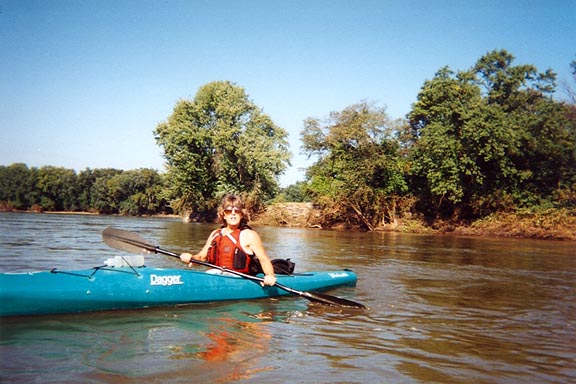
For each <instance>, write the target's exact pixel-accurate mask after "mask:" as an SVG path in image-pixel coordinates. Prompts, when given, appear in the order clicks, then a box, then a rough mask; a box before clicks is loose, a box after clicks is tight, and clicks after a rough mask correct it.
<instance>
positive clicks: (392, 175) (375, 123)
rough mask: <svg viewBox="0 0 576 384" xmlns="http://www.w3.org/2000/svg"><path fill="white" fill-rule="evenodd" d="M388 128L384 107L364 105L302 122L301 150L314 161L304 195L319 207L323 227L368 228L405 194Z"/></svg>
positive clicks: (395, 145)
mask: <svg viewBox="0 0 576 384" xmlns="http://www.w3.org/2000/svg"><path fill="white" fill-rule="evenodd" d="M391 126H392V124H391V122H390V121H389V118H388V116H387V115H386V113H385V110H384V108H377V107H375V106H374V105H371V104H368V103H366V102H362V103H359V104H356V105H352V106H350V107H348V108H346V109H344V110H343V111H341V112H332V113H331V114H330V116H329V118H328V119H327V120H326V121H320V120H319V119H316V118H309V119H307V120H306V121H305V123H304V129H303V130H302V132H301V135H302V142H303V147H302V148H303V150H304V152H305V153H306V154H308V156H309V157H310V156H316V158H317V160H316V162H315V163H314V164H313V165H312V166H311V167H310V168H309V169H308V172H307V177H308V179H309V183H308V188H309V193H310V194H311V195H312V196H313V198H314V201H315V202H316V203H317V204H319V205H321V206H322V207H323V208H324V217H325V221H326V223H325V224H326V225H331V224H333V223H334V222H339V221H342V220H348V222H346V223H345V224H347V225H360V226H361V227H364V228H367V229H373V228H374V227H375V225H377V224H378V223H379V222H380V221H382V220H383V219H384V217H383V214H384V212H386V210H387V208H386V207H387V206H389V205H390V204H391V203H392V202H393V201H394V200H395V199H396V198H397V197H398V196H400V195H402V194H404V193H405V192H406V191H407V184H406V181H405V179H404V174H403V161H402V158H401V157H400V156H399V150H400V147H399V145H398V143H397V141H396V140H394V138H393V132H392V131H391V129H390V127H391ZM388 210H389V209H388Z"/></svg>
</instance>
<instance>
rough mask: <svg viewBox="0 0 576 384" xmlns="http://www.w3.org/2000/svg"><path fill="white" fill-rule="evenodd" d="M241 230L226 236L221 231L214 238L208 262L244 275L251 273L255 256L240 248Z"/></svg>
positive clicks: (209, 250)
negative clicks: (251, 265)
mask: <svg viewBox="0 0 576 384" xmlns="http://www.w3.org/2000/svg"><path fill="white" fill-rule="evenodd" d="M240 231H241V230H240V229H235V230H234V231H232V232H231V233H228V234H226V235H223V234H222V229H219V230H218V231H217V232H216V233H215V234H214V237H212V243H211V244H210V248H209V249H208V262H209V263H211V264H214V265H217V266H219V267H224V268H227V269H232V270H234V271H238V272H242V273H250V264H251V263H252V257H253V255H248V254H246V252H244V250H243V249H242V247H241V246H240Z"/></svg>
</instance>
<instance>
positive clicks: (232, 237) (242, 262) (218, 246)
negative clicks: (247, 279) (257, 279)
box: [180, 194, 276, 285]
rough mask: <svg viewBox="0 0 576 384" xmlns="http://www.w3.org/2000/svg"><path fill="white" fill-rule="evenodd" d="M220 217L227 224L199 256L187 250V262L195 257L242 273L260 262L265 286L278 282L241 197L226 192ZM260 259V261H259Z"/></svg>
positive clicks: (214, 234) (213, 236)
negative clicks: (251, 225)
mask: <svg viewBox="0 0 576 384" xmlns="http://www.w3.org/2000/svg"><path fill="white" fill-rule="evenodd" d="M218 218H219V220H220V222H222V223H223V225H222V226H221V227H220V228H218V229H216V230H214V231H213V232H212V233H211V234H210V236H209V237H208V240H207V241H206V244H205V245H204V247H203V248H202V249H201V250H200V252H198V253H197V254H195V255H192V254H191V253H188V252H186V253H183V254H181V255H180V259H181V260H182V261H183V262H185V263H190V264H189V266H192V264H193V263H191V262H190V260H191V259H192V258H194V259H197V260H201V261H207V262H209V263H211V264H214V265H217V266H219V267H224V268H226V269H231V270H235V271H238V272H243V273H249V271H250V265H251V264H252V263H253V262H260V264H261V266H262V270H263V271H264V282H263V283H264V285H274V284H276V276H275V275H274V267H273V266H272V263H271V262H270V259H269V258H268V256H267V255H266V251H265V250H264V246H263V245H262V240H261V239H260V236H259V235H258V233H256V231H254V230H252V228H250V227H249V226H248V214H247V211H246V209H245V208H244V203H243V202H242V199H240V197H238V196H235V195H231V194H229V195H226V196H225V197H224V198H223V199H222V204H220V207H219V208H218ZM256 259H257V261H256Z"/></svg>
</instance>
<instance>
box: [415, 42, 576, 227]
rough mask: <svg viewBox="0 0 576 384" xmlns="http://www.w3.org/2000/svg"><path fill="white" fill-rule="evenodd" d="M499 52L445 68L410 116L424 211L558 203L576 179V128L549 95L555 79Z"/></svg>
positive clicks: (466, 212) (474, 211)
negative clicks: (557, 194)
mask: <svg viewBox="0 0 576 384" xmlns="http://www.w3.org/2000/svg"><path fill="white" fill-rule="evenodd" d="M513 59H514V58H513V56H512V55H511V54H509V53H508V52H506V51H504V50H502V51H493V52H490V53H488V54H487V55H485V56H483V57H482V58H481V59H480V60H478V62H477V63H476V64H475V65H474V66H473V67H472V68H471V69H470V70H468V71H462V72H458V73H454V72H452V71H451V70H450V69H449V68H443V69H441V70H440V71H438V73H436V75H435V77H434V78H433V79H432V80H430V81H427V82H425V84H424V86H423V87H422V89H421V91H420V93H419V94H418V100H417V102H416V103H415V104H414V106H413V109H412V111H411V112H410V114H409V119H410V125H411V128H412V135H413V137H412V139H413V143H414V144H413V147H412V149H411V168H410V172H411V175H412V176H413V178H412V188H413V189H414V190H415V191H416V193H417V194H418V196H419V198H420V202H421V209H423V210H424V211H427V212H429V213H433V214H443V215H447V216H452V215H453V214H454V213H457V214H458V215H460V216H461V217H469V216H472V217H476V216H478V215H483V214H486V213H490V212H491V211H494V210H499V209H510V208H513V207H515V206H516V205H518V204H535V203H538V201H537V200H538V199H539V198H540V197H542V196H544V197H545V196H550V195H551V194H552V192H553V190H554V189H555V188H557V187H558V185H560V184H561V183H562V181H563V180H565V179H566V178H567V177H571V176H570V175H571V174H573V171H572V170H573V169H574V166H575V165H576V164H575V163H574V151H575V150H576V147H575V144H574V138H575V136H574V128H573V122H572V123H571V122H570V121H569V119H567V118H566V114H565V113H564V111H565V109H564V107H563V106H562V104H561V103H558V102H555V101H554V100H552V98H551V97H550V96H549V95H550V94H551V93H552V92H553V91H554V86H555V85H554V80H555V74H554V73H553V72H552V71H551V70H548V71H546V72H544V73H539V72H538V71H537V69H536V68H535V67H534V66H531V65H519V66H513V65H512V61H513Z"/></svg>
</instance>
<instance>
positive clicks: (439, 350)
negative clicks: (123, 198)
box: [0, 214, 576, 383]
mask: <svg viewBox="0 0 576 384" xmlns="http://www.w3.org/2000/svg"><path fill="white" fill-rule="evenodd" d="M7 217H8V219H7ZM108 225H113V226H116V227H118V228H121V229H125V230H130V231H134V232H136V233H138V234H140V235H141V236H143V237H144V238H146V239H147V240H149V241H150V242H152V243H154V244H158V245H161V246H162V247H163V248H166V249H169V250H174V251H176V252H178V251H181V250H198V249H199V248H200V247H201V246H202V245H203V244H204V242H205V240H206V238H207V237H208V234H209V233H210V231H212V230H213V229H214V228H215V226H214V225H203V224H183V223H181V222H180V221H179V220H157V219H135V218H120V217H89V218H83V217H81V218H76V217H65V218H64V219H61V218H60V217H56V216H54V215H15V216H3V214H0V242H1V244H2V245H1V247H0V269H1V270H2V271H17V270H31V269H32V270H33V269H50V268H53V267H58V268H60V269H72V268H77V267H88V268H89V267H92V266H94V265H98V264H99V263H100V262H101V261H102V260H105V259H106V258H109V257H111V256H114V255H116V254H117V251H116V250H113V249H110V248H109V247H107V246H105V245H104V244H103V243H102V242H101V231H102V230H103V229H104V228H105V227H106V226H108ZM256 229H257V230H258V232H259V233H260V235H261V237H262V239H263V241H264V244H265V246H266V248H267V250H268V253H269V254H270V256H271V257H274V258H276V257H283V258H287V257H289V258H291V259H292V260H293V261H295V262H296V270H297V271H301V272H302V271H310V270H328V269H336V268H338V269H339V268H351V269H352V270H354V272H356V273H357V274H358V276H359V282H358V286H357V287H355V288H352V287H347V288H342V289H338V290H336V291H334V292H330V294H334V295H336V296H338V297H344V298H349V299H351V300H354V301H358V302H362V303H364V304H366V305H367V306H368V307H369V308H370V309H369V310H368V311H356V310H350V309H343V308H331V307H325V306H321V305H315V304H313V303H310V302H308V301H307V300H305V299H302V298H299V297H284V298H281V299H277V300H258V301H253V302H238V303H227V304H207V305H201V306H190V307H179V308H162V309H153V310H143V311H116V312H103V313H94V314H84V315H65V316H51V317H33V318H16V319H2V320H0V321H1V322H2V323H1V325H2V326H1V327H0V329H1V330H2V334H1V337H0V352H1V353H2V357H3V358H2V359H1V360H0V371H1V372H2V375H3V377H2V379H4V377H8V378H9V379H10V380H9V381H12V382H34V381H42V382H53V383H60V382H77V381H82V382H86V383H107V382H118V383H136V382H138V383H141V382H143V381H146V382H162V383H180V382H190V381H193V382H228V381H232V380H236V382H270V383H274V382H302V380H303V378H304V379H306V380H308V379H310V380H309V381H314V382H318V383H331V382H349V383H366V382H382V380H385V381H386V382H389V383H428V382H475V383H493V382H498V383H524V382H538V383H544V382H546V383H567V382H571V381H574V379H575V378H576V349H575V347H574V345H576V258H574V243H569V242H549V241H532V240H521V241H520V240H507V239H477V238H459V237H451V236H428V235H417V236H415V235H405V234H397V233H355V232H327V231H319V230H307V229H298V228H271V227H259V228H256ZM31 255H32V256H31ZM146 264H147V265H151V266H162V267H172V268H183V267H184V266H183V265H182V263H180V262H179V261H178V260H175V259H174V258H171V257H167V256H162V255H149V256H147V257H146ZM383 378H384V379H383Z"/></svg>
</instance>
